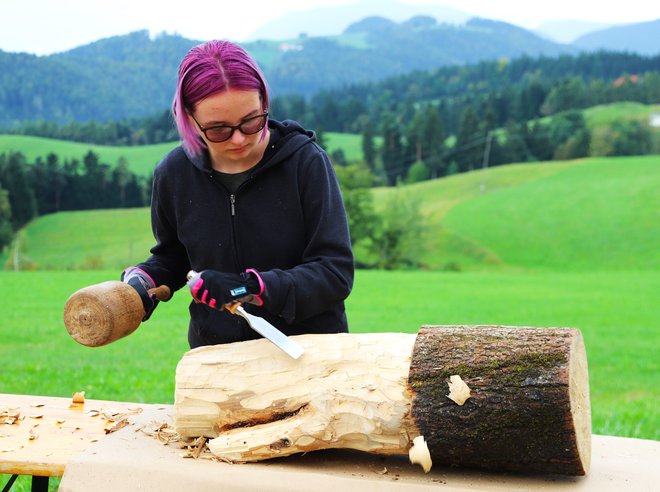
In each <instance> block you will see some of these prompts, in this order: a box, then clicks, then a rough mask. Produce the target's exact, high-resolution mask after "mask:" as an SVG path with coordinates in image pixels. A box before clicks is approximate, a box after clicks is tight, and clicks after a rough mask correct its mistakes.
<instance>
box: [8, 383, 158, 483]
mask: <svg viewBox="0 0 660 492" xmlns="http://www.w3.org/2000/svg"><path fill="white" fill-rule="evenodd" d="M150 408H154V409H155V408H159V406H156V405H144V404H137V403H124V402H115V401H101V400H85V401H84V403H76V404H74V403H73V400H72V398H57V397H47V396H30V395H9V394H2V393H0V415H2V414H3V412H2V411H1V410H9V411H11V413H12V414H15V415H17V418H16V419H15V421H14V422H13V423H11V424H10V423H8V422H9V420H10V419H9V418H4V419H3V418H2V417H0V422H4V423H0V474H9V475H30V476H32V477H33V478H32V490H34V491H42V490H43V491H46V490H48V481H49V477H61V476H62V475H63V473H64V469H65V468H66V465H67V463H68V462H69V460H71V458H72V457H74V456H76V455H78V454H79V453H81V452H82V451H84V450H85V449H87V448H88V447H89V446H90V445H91V444H93V443H95V442H98V441H99V440H100V439H103V438H104V437H105V436H106V435H107V434H106V431H105V427H106V426H109V425H112V421H111V420H108V419H106V418H104V413H108V412H127V413H131V412H133V411H138V409H140V410H139V411H141V410H144V409H150ZM162 408H164V407H162ZM12 420H14V419H12ZM10 480H11V479H10ZM3 485H4V484H3Z"/></svg>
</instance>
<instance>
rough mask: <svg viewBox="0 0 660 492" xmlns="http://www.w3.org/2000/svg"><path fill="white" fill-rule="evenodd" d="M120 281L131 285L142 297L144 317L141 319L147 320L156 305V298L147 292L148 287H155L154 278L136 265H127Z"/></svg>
mask: <svg viewBox="0 0 660 492" xmlns="http://www.w3.org/2000/svg"><path fill="white" fill-rule="evenodd" d="M121 281H122V282H124V283H125V284H128V285H130V286H131V287H133V288H134V289H135V290H136V291H137V293H138V294H140V299H142V306H143V307H144V317H143V318H142V321H147V320H148V319H149V317H150V316H151V313H153V312H154V309H156V306H158V299H157V298H156V296H155V295H154V294H150V293H149V289H153V288H154V287H156V284H155V282H154V280H153V279H152V278H151V276H150V275H149V274H148V273H147V272H145V271H144V270H142V269H141V268H138V267H134V266H133V267H128V268H127V269H126V270H124V271H123V272H122V274H121Z"/></svg>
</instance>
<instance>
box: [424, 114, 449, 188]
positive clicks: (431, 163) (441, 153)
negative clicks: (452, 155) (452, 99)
mask: <svg viewBox="0 0 660 492" xmlns="http://www.w3.org/2000/svg"><path fill="white" fill-rule="evenodd" d="M446 138H447V136H446V135H445V129H444V125H443V124H442V119H441V118H440V112H439V110H438V109H437V108H435V107H433V106H430V107H429V108H428V109H427V110H426V118H425V120H424V130H423V140H424V142H426V145H425V146H424V152H423V153H422V160H423V161H424V163H425V164H426V166H427V168H428V170H429V177H433V178H437V177H439V176H444V175H445V174H446V172H447V163H446V162H445V152H446V147H445V139H446Z"/></svg>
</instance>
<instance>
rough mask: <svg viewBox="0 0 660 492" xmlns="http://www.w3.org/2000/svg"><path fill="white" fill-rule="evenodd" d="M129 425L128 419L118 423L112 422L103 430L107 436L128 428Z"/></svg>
mask: <svg viewBox="0 0 660 492" xmlns="http://www.w3.org/2000/svg"><path fill="white" fill-rule="evenodd" d="M127 425H128V419H124V420H117V421H116V422H113V421H110V422H108V423H107V424H106V426H105V427H104V428H103V431H104V432H105V433H106V434H110V433H112V432H117V431H118V430H119V429H122V428H124V427H126V426H127Z"/></svg>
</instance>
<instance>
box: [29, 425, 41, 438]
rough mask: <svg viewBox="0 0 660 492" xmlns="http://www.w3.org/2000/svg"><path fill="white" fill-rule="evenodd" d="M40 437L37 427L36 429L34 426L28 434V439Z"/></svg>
mask: <svg viewBox="0 0 660 492" xmlns="http://www.w3.org/2000/svg"><path fill="white" fill-rule="evenodd" d="M38 438H39V433H38V432H37V429H35V428H34V427H33V428H32V429H30V434H29V436H28V439H29V440H30V441H34V440H35V439H38Z"/></svg>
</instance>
